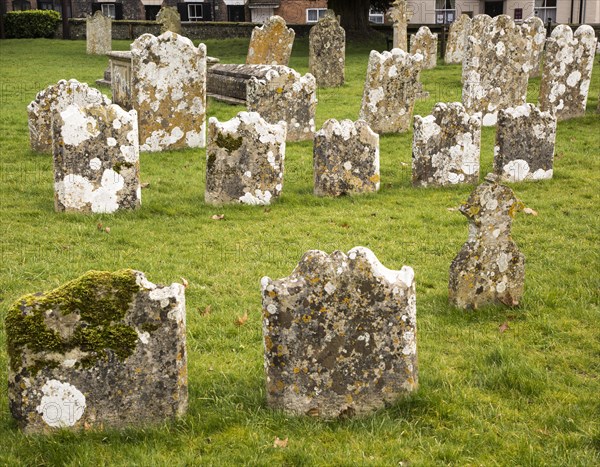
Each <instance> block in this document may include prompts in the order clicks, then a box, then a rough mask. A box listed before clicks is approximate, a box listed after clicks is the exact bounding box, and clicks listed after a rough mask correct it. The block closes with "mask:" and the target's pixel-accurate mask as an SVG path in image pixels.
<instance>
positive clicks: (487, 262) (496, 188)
mask: <svg viewBox="0 0 600 467" xmlns="http://www.w3.org/2000/svg"><path fill="white" fill-rule="evenodd" d="M497 180H498V178H497V177H496V176H495V175H492V174H489V175H487V176H486V178H485V181H484V182H483V183H482V184H481V185H479V186H478V187H477V188H476V189H475V191H473V193H471V196H470V197H469V199H468V201H467V203H466V204H463V205H462V206H461V207H460V212H461V213H462V214H463V215H464V216H466V217H467V219H468V220H469V238H468V240H467V241H466V243H465V244H464V245H463V247H462V249H461V250H460V252H459V253H458V255H457V256H456V258H454V260H453V261H452V264H451V265H450V282H449V286H448V292H449V299H450V303H452V304H453V305H455V306H457V307H459V308H464V309H477V308H480V307H482V306H484V305H492V304H500V303H502V304H504V305H507V306H516V305H518V304H519V301H520V300H521V297H522V296H523V282H524V280H525V257H524V256H523V254H522V253H521V252H520V251H519V249H518V248H517V245H516V244H515V242H514V241H513V240H512V238H511V236H510V229H511V226H512V221H513V218H514V216H515V215H516V213H517V212H518V211H520V210H521V209H523V203H522V202H521V201H519V200H518V199H517V198H516V197H515V195H514V193H513V191H512V190H511V189H510V188H508V187H507V186H504V185H500V184H498V183H497Z"/></svg>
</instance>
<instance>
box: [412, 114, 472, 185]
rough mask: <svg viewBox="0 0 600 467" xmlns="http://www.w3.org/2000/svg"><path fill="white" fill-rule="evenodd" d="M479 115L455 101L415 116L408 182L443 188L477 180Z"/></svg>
mask: <svg viewBox="0 0 600 467" xmlns="http://www.w3.org/2000/svg"><path fill="white" fill-rule="evenodd" d="M480 147H481V115H480V114H475V115H469V114H468V113H467V111H466V110H465V108H464V107H463V106H462V104H461V103H459V102H453V103H450V104H444V103H438V104H436V105H435V107H434V108H433V111H432V112H431V115H429V116H427V117H425V118H423V117H421V116H419V115H415V119H414V136H413V154H412V183H413V185H414V186H422V187H427V186H445V185H455V184H458V183H477V182H478V181H479V152H480Z"/></svg>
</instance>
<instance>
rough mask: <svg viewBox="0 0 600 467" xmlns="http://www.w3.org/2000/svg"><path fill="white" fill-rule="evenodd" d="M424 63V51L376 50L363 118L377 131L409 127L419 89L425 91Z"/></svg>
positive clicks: (388, 131) (371, 61)
mask: <svg viewBox="0 0 600 467" xmlns="http://www.w3.org/2000/svg"><path fill="white" fill-rule="evenodd" d="M422 66H423V56H422V55H421V54H417V55H410V54H408V53H407V52H404V51H403V50H400V49H392V51H391V52H387V51H384V52H382V53H379V52H377V51H375V50H372V51H371V54H370V55H369V65H368V68H367V77H366V80H365V87H364V91H363V97H362V105H361V108H360V114H359V118H360V119H362V120H365V121H366V122H367V123H368V124H369V126H370V127H371V129H372V130H373V131H375V132H376V133H380V134H381V133H397V132H402V131H407V130H408V129H409V127H410V123H411V120H412V113H413V108H414V105H415V99H416V97H417V93H419V92H421V91H422V88H421V83H420V82H419V75H420V73H421V67H422Z"/></svg>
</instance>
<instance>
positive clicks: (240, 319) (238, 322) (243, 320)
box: [234, 311, 248, 326]
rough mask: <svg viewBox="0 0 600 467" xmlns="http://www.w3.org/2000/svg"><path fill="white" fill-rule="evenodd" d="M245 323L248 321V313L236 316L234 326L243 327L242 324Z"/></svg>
mask: <svg viewBox="0 0 600 467" xmlns="http://www.w3.org/2000/svg"><path fill="white" fill-rule="evenodd" d="M246 321H248V312H247V311H245V312H244V316H238V317H237V318H236V319H235V321H234V323H235V325H236V326H243V325H244V324H246Z"/></svg>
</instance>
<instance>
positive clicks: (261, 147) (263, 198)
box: [204, 112, 286, 205]
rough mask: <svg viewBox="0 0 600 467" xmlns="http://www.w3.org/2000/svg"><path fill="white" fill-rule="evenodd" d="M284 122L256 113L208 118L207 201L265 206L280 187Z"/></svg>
mask: <svg viewBox="0 0 600 467" xmlns="http://www.w3.org/2000/svg"><path fill="white" fill-rule="evenodd" d="M285 133H286V123H285V122H283V121H281V122H279V123H275V124H270V123H267V122H266V121H265V120H264V119H263V118H261V116H260V115H259V114H258V113H256V112H240V113H238V114H237V117H234V118H232V119H231V120H229V121H227V122H223V123H221V122H219V121H218V120H217V119H216V118H215V117H211V118H210V119H209V121H208V145H207V148H206V191H205V193H204V200H205V201H206V202H207V203H210V204H228V203H242V204H250V205H268V204H271V202H272V201H273V200H274V199H275V198H277V197H278V196H279V195H280V194H281V190H282V189H283V166H284V160H285Z"/></svg>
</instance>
